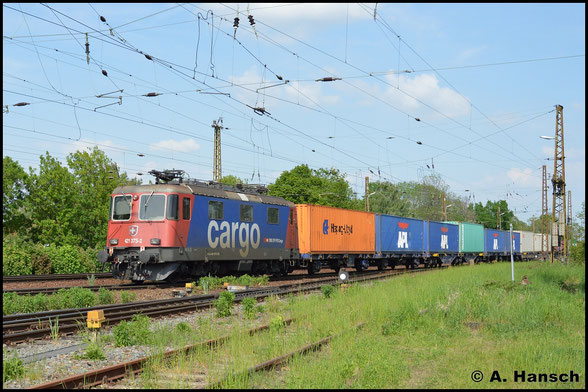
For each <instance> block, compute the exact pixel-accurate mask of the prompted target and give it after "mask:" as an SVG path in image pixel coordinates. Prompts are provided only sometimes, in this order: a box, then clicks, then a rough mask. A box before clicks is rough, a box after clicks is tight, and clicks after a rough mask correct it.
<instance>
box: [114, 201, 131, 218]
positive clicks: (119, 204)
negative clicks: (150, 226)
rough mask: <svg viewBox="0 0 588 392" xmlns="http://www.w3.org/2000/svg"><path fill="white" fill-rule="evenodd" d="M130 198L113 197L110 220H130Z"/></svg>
mask: <svg viewBox="0 0 588 392" xmlns="http://www.w3.org/2000/svg"><path fill="white" fill-rule="evenodd" d="M131 202H132V197H131V196H115V197H114V208H113V212H112V220H129V219H131Z"/></svg>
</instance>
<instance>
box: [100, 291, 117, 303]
mask: <svg viewBox="0 0 588 392" xmlns="http://www.w3.org/2000/svg"><path fill="white" fill-rule="evenodd" d="M115 302H116V301H115V299H114V294H113V293H112V291H108V290H106V289H105V288H104V287H100V288H99V289H98V304H100V305H109V304H113V303H115Z"/></svg>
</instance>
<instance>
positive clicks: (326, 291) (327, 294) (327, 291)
mask: <svg viewBox="0 0 588 392" xmlns="http://www.w3.org/2000/svg"><path fill="white" fill-rule="evenodd" d="M321 291H322V292H323V295H324V296H325V298H330V297H331V295H333V293H334V292H335V287H333V286H332V285H330V284H328V285H325V286H323V287H321Z"/></svg>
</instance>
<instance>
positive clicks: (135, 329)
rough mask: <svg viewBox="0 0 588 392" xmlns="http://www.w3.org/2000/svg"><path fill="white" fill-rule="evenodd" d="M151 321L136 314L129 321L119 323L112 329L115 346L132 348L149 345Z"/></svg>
mask: <svg viewBox="0 0 588 392" xmlns="http://www.w3.org/2000/svg"><path fill="white" fill-rule="evenodd" d="M150 326H151V321H150V319H149V317H147V316H144V315H141V314H136V315H134V316H133V318H132V319H131V321H121V322H120V323H118V324H117V325H115V326H114V328H112V335H113V336H114V343H115V345H116V346H118V347H121V346H134V345H144V344H149V343H150V342H151V341H152V335H151V330H150V328H149V327H150Z"/></svg>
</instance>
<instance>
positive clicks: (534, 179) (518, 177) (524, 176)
mask: <svg viewBox="0 0 588 392" xmlns="http://www.w3.org/2000/svg"><path fill="white" fill-rule="evenodd" d="M506 176H507V177H508V178H509V179H510V180H511V181H512V182H514V183H515V185H516V186H523V185H529V186H537V187H538V188H540V187H541V179H540V178H539V177H538V176H537V174H536V173H534V170H532V169H529V168H528V167H526V168H524V169H522V170H521V169H519V168H518V167H513V168H512V169H510V170H509V171H508V172H506Z"/></svg>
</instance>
